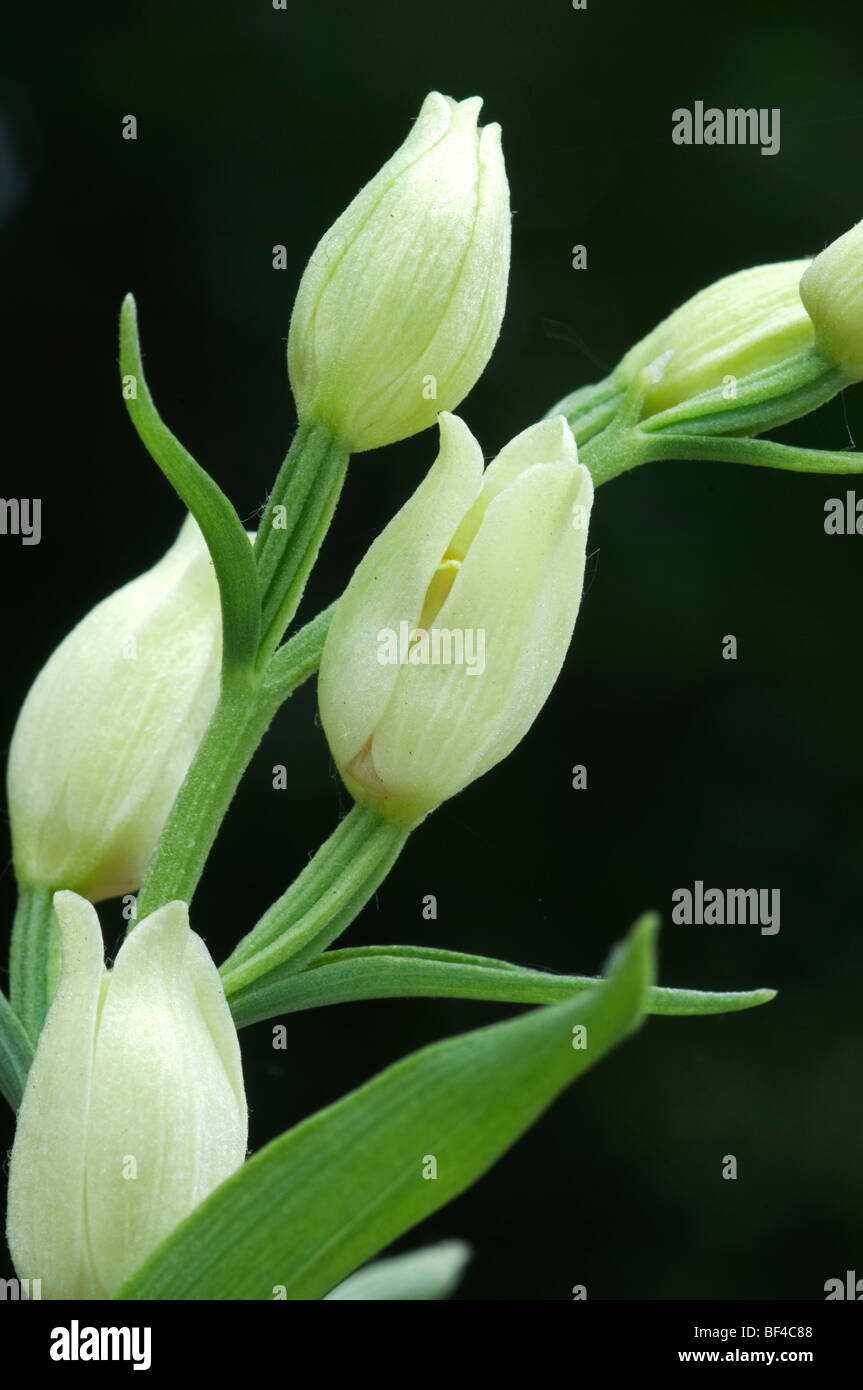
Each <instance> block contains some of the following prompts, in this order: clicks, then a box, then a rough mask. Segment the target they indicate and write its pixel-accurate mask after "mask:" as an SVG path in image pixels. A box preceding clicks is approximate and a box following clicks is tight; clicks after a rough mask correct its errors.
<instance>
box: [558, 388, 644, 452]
mask: <svg viewBox="0 0 863 1390" xmlns="http://www.w3.org/2000/svg"><path fill="white" fill-rule="evenodd" d="M625 393H626V387H625V385H622V384H621V383H620V382H619V381H618V380H617V377H616V376H614V374H612V375H611V376H608V377H606V378H605V380H604V381H598V382H595V383H593V384H592V385H590V386H580V387H579V388H578V390H577V391H571V392H570V394H569V395H568V396H564V398H563V400H562V401H558V403H557V405H555V406H553V407H552V409H551V410H549V411H548V412H547V414H546V418H548V417H549V416H552V415H565V416H566V419H567V423H568V425H569V427H570V429H571V430H572V432H573V434H574V435H575V441H576V443H577V444H578V446H579V448H581V447H582V446H583V445H585V444H587V443H588V441H589V440H591V439H592V438H593V437H594V435H596V434H599V432H600V430H604V429H605V427H606V425H607V424H609V423H610V422H611V421H612V420H613V419H614V416H615V414H616V412H617V409H618V407H619V405H620V403H621V401H622V399H623V396H624V395H625Z"/></svg>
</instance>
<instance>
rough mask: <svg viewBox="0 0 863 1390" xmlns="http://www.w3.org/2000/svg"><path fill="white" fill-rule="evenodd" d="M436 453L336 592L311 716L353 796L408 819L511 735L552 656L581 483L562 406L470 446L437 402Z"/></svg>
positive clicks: (556, 667) (522, 726)
mask: <svg viewBox="0 0 863 1390" xmlns="http://www.w3.org/2000/svg"><path fill="white" fill-rule="evenodd" d="M440 429H441V447H440V454H439V455H438V459H437V462H436V463H435V465H434V467H433V468H432V469H431V470H430V471H429V473H428V475H427V476H426V478H425V479H424V480H423V482H422V483H421V484H420V486H419V488H418V489H417V491H416V492H415V493H414V495H413V496H412V497H411V498H410V499H409V500H408V502H406V503H405V505H404V507H402V509H401V511H400V512H399V513H398V514H397V515H396V516H395V517H394V518H393V520H392V521H391V522H390V523H389V525H388V526H387V527H386V528H385V529H384V530H383V531H382V533H381V534H380V536H379V537H378V538H377V540H376V541H375V542H374V543H373V545H372V547H371V549H370V550H369V551H368V553H367V554H366V556H365V558H364V559H363V560H362V561H361V562H360V564H359V566H358V567H357V569H356V571H355V573H354V575H353V578H352V579H351V581H350V583H349V585H348V587H347V589H346V590H345V592H344V594H343V596H342V598H341V600H340V601H339V604H338V607H337V608H336V612H335V614H334V616H333V621H332V625H331V627H330V630H329V634H328V636H327V641H326V644H325V646H324V651H323V656H322V659H321V669H320V679H319V687H318V695H319V701H320V710H321V720H322V722H323V726H324V731H325V733H326V735H327V739H328V740H329V744H330V749H331V750H332V754H333V758H334V759H335V762H336V766H337V767H338V769H339V772H340V773H341V775H342V778H343V779H344V781H345V785H346V786H347V787H348V790H349V791H350V792H351V793H352V795H353V796H354V797H355V799H356V800H358V801H361V802H365V803H367V804H371V805H373V806H374V807H376V808H377V809H378V810H379V811H380V812H381V814H383V815H385V816H387V817H388V818H390V819H392V820H396V821H401V822H404V823H408V824H412V823H414V822H416V821H417V820H418V819H421V818H422V817H423V816H424V815H425V814H426V813H427V812H428V811H430V810H432V808H433V807H435V806H437V805H438V804H439V803H440V802H441V801H444V800H446V799H447V798H448V797H450V796H454V795H455V793H456V792H458V791H460V790H461V788H462V787H465V786H467V784H468V783H469V782H472V781H473V780H474V779H475V778H476V777H479V776H481V775H482V773H484V772H486V771H487V770H488V769H489V768H491V767H493V766H494V765H495V763H497V762H500V760H501V759H502V758H505V757H506V755H507V754H508V753H510V752H511V751H512V749H513V748H514V747H515V746H516V744H517V743H519V742H520V740H521V739H522V738H523V737H524V735H525V734H526V733H527V731H528V729H529V728H530V726H531V724H532V723H533V721H534V719H535V718H536V716H537V714H538V713H539V711H540V709H541V708H542V706H543V704H544V703H545V701H546V699H547V697H548V695H549V692H550V691H551V688H552V686H553V685H554V682H555V680H556V679H557V676H558V673H559V671H560V668H561V666H562V665H563V661H564V657H565V656H566V652H567V649H568V647H569V642H570V639H571V637H572V631H573V627H574V624H575V619H576V616H577V614H578V609H579V604H580V601H581V590H582V584H583V580H584V558H585V545H586V539H587V526H588V520H589V516H590V509H591V504H592V500H593V485H592V483H591V479H590V474H589V473H588V471H587V469H586V468H584V467H582V466H581V465H580V464H579V463H578V460H577V453H576V447H575V441H574V439H573V437H572V433H571V431H570V429H569V426H568V425H567V423H566V421H565V420H564V418H563V417H562V416H557V417H556V418H554V419H551V420H544V421H542V423H540V424H538V425H534V426H532V427H531V428H530V429H528V430H525V431H524V432H523V433H522V434H520V435H518V436H517V438H516V439H514V440H512V441H511V443H509V444H508V445H507V446H506V448H505V449H504V450H502V452H501V453H500V454H499V455H498V457H497V458H496V459H495V460H494V462H493V463H492V464H490V465H489V467H488V468H487V469H486V471H485V473H483V469H482V453H481V451H480V448H479V445H478V444H477V442H476V440H475V439H474V437H473V435H472V434H471V433H470V430H469V429H468V428H467V426H466V425H465V424H463V423H462V421H461V420H459V418H458V417H457V416H455V415H442V416H441V420H440Z"/></svg>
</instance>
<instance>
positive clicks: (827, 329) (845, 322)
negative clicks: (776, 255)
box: [800, 222, 863, 381]
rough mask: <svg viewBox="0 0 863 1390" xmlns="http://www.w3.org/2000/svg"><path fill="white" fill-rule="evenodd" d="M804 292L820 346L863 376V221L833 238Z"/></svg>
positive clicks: (852, 374) (850, 373)
mask: <svg viewBox="0 0 863 1390" xmlns="http://www.w3.org/2000/svg"><path fill="white" fill-rule="evenodd" d="M800 295H801V298H802V300H803V303H804V304H805V305H806V308H807V309H808V311H809V313H810V315H811V317H812V321H813V323H814V324H815V341H816V344H817V346H818V350H819V351H820V352H821V354H822V355H823V356H824V357H825V358H826V359H827V361H828V362H830V363H832V364H833V365H834V366H836V367H838V368H839V369H840V370H841V371H843V372H845V373H846V375H847V377H848V380H849V381H861V380H863V222H858V223H857V225H856V226H854V227H852V228H851V230H850V231H848V232H845V233H844V235H843V236H840V237H837V239H836V241H834V242H831V244H830V245H829V246H828V247H827V249H826V250H825V251H822V252H821V255H820V256H816V257H815V260H814V261H813V262H812V264H811V265H810V266H809V268H808V270H807V271H806V274H805V275H804V276H803V279H802V280H801V281H800Z"/></svg>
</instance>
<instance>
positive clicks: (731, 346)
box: [617, 260, 815, 415]
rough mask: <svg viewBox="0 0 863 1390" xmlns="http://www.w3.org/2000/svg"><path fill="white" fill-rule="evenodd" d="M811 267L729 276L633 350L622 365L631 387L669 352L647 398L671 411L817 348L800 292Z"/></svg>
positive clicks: (647, 404)
mask: <svg viewBox="0 0 863 1390" xmlns="http://www.w3.org/2000/svg"><path fill="white" fill-rule="evenodd" d="M808 265H809V261H808V260H802V261H781V262H778V263H777V264H775V265H759V266H752V267H751V268H749V269H747V270H739V271H737V272H736V274H734V275H726V276H725V277H724V278H723V279H722V280H717V281H716V282H715V283H714V284H712V285H708V286H707V287H706V289H703V290H700V291H699V293H698V294H696V295H693V297H692V298H691V299H688V300H687V301H686V303H685V304H682V305H681V306H680V308H679V309H675V311H674V313H673V314H669V316H668V318H667V319H663V321H662V323H660V324H658V325H657V327H656V328H654V329H653V331H652V332H651V333H648V335H647V337H646V338H642V340H641V342H639V343H636V345H635V347H633V348H630V350H629V352H628V353H627V354H626V356H625V357H624V358H623V360H622V361H621V363H620V366H619V367H618V369H617V374H619V375H620V376H621V377H622V378H623V380H624V381H625V382H626V383H627V384H628V383H629V382H631V381H632V380H633V378H634V377H635V376H636V374H637V373H638V372H640V371H641V370H643V369H644V368H645V367H648V366H650V365H651V364H652V363H654V362H656V359H657V358H663V357H664V356H665V355H666V354H668V359H667V362H666V363H665V364H664V370H663V371H662V373H661V375H660V377H659V380H658V381H657V383H656V384H655V385H654V386H651V387H650V388H649V390H648V392H647V395H646V396H645V401H644V410H643V413H644V414H645V415H653V414H656V413H657V412H658V411H660V410H667V409H668V408H669V407H671V406H673V405H677V404H678V402H680V401H685V400H690V399H691V398H692V397H693V396H697V395H699V394H700V393H701V392H702V391H710V390H715V389H717V388H721V387H722V386H723V385H724V384H725V382H726V379H727V378H728V377H729V376H732V377H734V378H735V379H739V378H741V377H745V376H748V375H750V373H752V372H757V371H760V370H761V369H762V368H763V367H770V366H773V365H774V364H775V363H779V362H783V361H785V360H786V359H787V358H789V357H792V356H794V355H795V354H796V353H798V352H802V351H803V350H804V349H805V348H808V347H811V346H812V344H813V342H814V341H815V334H814V331H813V328H812V322H811V320H810V318H809V315H808V314H807V312H806V310H805V308H804V307H803V302H802V300H801V298H800V289H799V285H800V277H801V275H802V274H803V272H804V270H805V269H806V267H807V266H808Z"/></svg>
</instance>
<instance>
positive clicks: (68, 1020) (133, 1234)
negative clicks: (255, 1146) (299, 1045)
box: [7, 893, 246, 1299]
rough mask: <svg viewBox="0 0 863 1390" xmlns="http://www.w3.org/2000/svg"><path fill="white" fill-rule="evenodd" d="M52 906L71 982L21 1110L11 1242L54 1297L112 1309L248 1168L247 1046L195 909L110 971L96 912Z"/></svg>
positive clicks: (132, 940) (21, 1264)
mask: <svg viewBox="0 0 863 1390" xmlns="http://www.w3.org/2000/svg"><path fill="white" fill-rule="evenodd" d="M54 906H55V910H56V913H57V918H58V921H59V923H60V935H61V942H62V964H61V970H60V980H59V984H58V987H57V993H56V995H55V997H54V1001H53V1003H52V1005H51V1008H50V1010H49V1012H48V1016H47V1018H46V1020H45V1026H44V1028H43V1030H42V1034H41V1036H40V1039H39V1045H38V1048H37V1050H36V1056H35V1058H34V1059H33V1065H32V1067H31V1069H30V1075H29V1077H28V1079H27V1086H26V1089H25V1092H24V1098H23V1101H22V1103H21V1109H20V1111H19V1114H18V1128H17V1131H16V1135H15V1144H14V1147H13V1149H12V1161H11V1166H10V1170H9V1203H8V1218H7V1235H8V1240H9V1249H10V1250H11V1252H12V1259H13V1261H14V1264H15V1269H16V1272H17V1274H18V1277H19V1278H20V1279H31V1280H32V1279H41V1281H42V1296H43V1297H44V1298H52V1299H64V1298H73V1299H98V1298H110V1297H112V1296H113V1295H114V1294H115V1293H116V1292H117V1290H118V1289H119V1288H120V1286H121V1285H122V1284H123V1282H124V1281H125V1280H126V1279H127V1278H128V1277H129V1275H130V1274H132V1273H133V1272H134V1270H135V1269H137V1268H138V1266H139V1265H140V1264H141V1263H142V1262H143V1261H144V1260H145V1259H146V1258H147V1256H148V1255H149V1254H150V1253H151V1252H152V1251H153V1250H154V1249H155V1247H156V1246H157V1245H158V1244H159V1243H160V1242H161V1241H162V1240H164V1239H165V1237H166V1236H167V1235H169V1234H170V1232H171V1231H172V1230H173V1229H174V1227H175V1226H176V1225H177V1224H178V1223H179V1222H180V1221H182V1220H183V1219H184V1218H185V1217H186V1216H187V1215H188V1214H189V1212H190V1211H192V1210H193V1208H194V1207H196V1206H197V1205H198V1204H199V1203H200V1202H202V1201H203V1199H204V1198H205V1197H206V1196H207V1195H208V1194H209V1193H210V1192H211V1191H212V1190H213V1188H215V1187H217V1186H218V1184H219V1183H221V1182H222V1181H224V1179H225V1178H227V1177H229V1176H230V1174H231V1173H233V1172H234V1171H235V1169H237V1168H238V1167H239V1166H240V1164H241V1163H242V1162H243V1159H244V1157H245V1152H246V1101H245V1093H244V1090H243V1077H242V1069H241V1064H240V1049H239V1044H238V1042H237V1033H236V1029H235V1028H234V1023H233V1020H232V1018H231V1015H230V1011H229V1009H228V1005H227V1002H226V1000H225V996H224V992H223V990H222V985H221V981H220V980H219V975H218V971H217V970H216V967H215V965H214V964H213V961H212V960H211V958H210V956H209V954H208V952H207V948H206V947H205V945H204V943H203V941H202V940H201V938H200V937H199V936H196V935H195V933H194V932H192V931H190V930H189V917H188V911H187V908H186V905H185V903H180V902H174V903H168V904H167V906H165V907H163V908H160V909H159V911H158V912H154V913H153V914H152V916H150V917H147V918H146V919H145V920H144V921H143V922H141V924H140V925H139V926H138V927H136V928H135V930H134V931H133V932H132V934H131V935H130V936H129V937H127V938H126V941H125V942H124V944H123V946H122V947H121V949H120V951H119V954H118V955H117V959H116V962H115V964H114V969H113V970H112V971H110V972H109V971H106V970H105V967H104V964H103V959H102V934H101V932H100V930H99V920H98V918H97V916H96V911H95V909H94V908H93V907H92V906H91V904H90V903H88V902H86V901H85V900H84V899H83V898H80V897H78V896H77V895H76V894H74V893H57V894H55V897H54Z"/></svg>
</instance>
